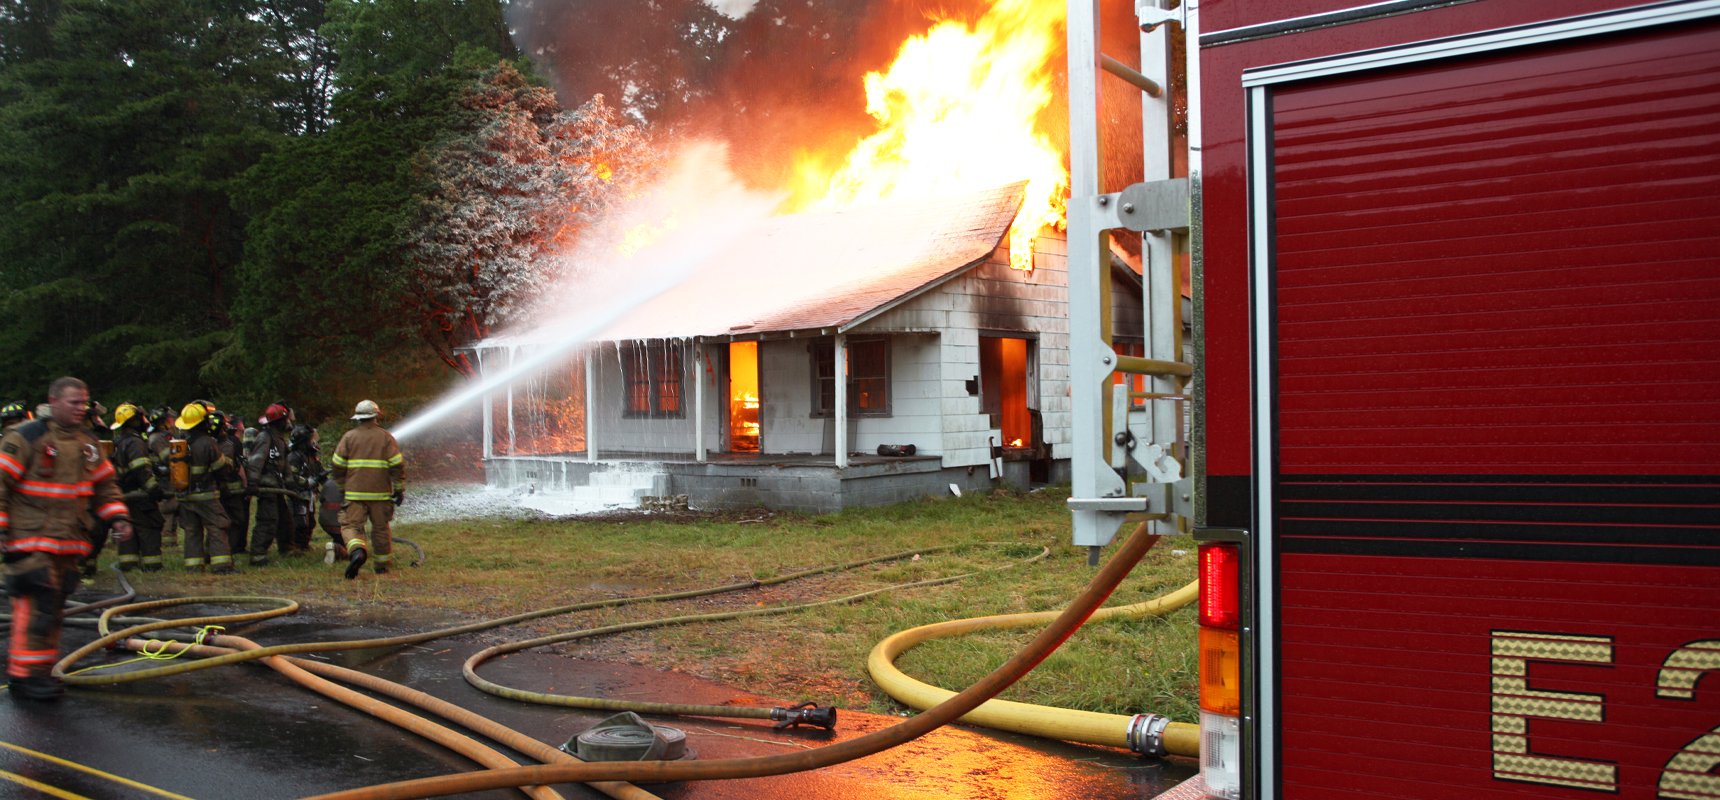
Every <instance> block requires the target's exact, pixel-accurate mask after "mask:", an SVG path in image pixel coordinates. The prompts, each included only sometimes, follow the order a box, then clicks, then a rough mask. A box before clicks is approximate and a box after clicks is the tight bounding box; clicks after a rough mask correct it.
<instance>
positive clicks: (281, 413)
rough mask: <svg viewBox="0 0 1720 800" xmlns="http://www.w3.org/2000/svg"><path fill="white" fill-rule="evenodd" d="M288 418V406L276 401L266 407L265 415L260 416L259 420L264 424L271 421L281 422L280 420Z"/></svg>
mask: <svg viewBox="0 0 1720 800" xmlns="http://www.w3.org/2000/svg"><path fill="white" fill-rule="evenodd" d="M286 418H287V407H286V406H283V405H281V404H280V403H276V404H274V405H272V406H269V407H268V408H267V409H265V410H264V411H263V416H261V417H259V418H258V419H257V422H258V423H259V424H262V425H267V424H269V423H271V422H279V421H281V420H284V419H286Z"/></svg>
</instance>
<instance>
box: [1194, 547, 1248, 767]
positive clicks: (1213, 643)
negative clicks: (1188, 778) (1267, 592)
mask: <svg viewBox="0 0 1720 800" xmlns="http://www.w3.org/2000/svg"><path fill="white" fill-rule="evenodd" d="M1241 558H1242V557H1241V552H1240V549H1239V548H1238V547H1237V546H1236V545H1235V544H1230V543H1224V542H1209V543H1207V544H1203V545H1201V546H1200V776H1201V782H1202V783H1204V784H1206V792H1207V795H1208V796H1209V797H1216V798H1225V799H1226V800H1235V798H1239V797H1241V796H1242V772H1241V758H1242V724H1241V716H1240V715H1241V713H1242V641H1241V635H1240V628H1241V627H1242V624H1241V623H1242V597H1241V589H1240V584H1239V581H1238V578H1239V567H1240V565H1241Z"/></svg>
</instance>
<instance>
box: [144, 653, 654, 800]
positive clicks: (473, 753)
mask: <svg viewBox="0 0 1720 800" xmlns="http://www.w3.org/2000/svg"><path fill="white" fill-rule="evenodd" d="M208 641H209V642H210V643H211V644H205V645H198V644H187V643H184V642H163V641H161V640H156V639H127V640H125V642H124V644H123V646H124V647H125V648H126V649H128V650H144V649H149V650H155V649H157V648H162V647H165V648H166V650H167V651H168V652H182V651H187V652H190V653H191V654H192V655H195V656H219V655H226V654H228V653H234V652H238V651H240V650H256V649H261V647H262V645H259V644H257V643H256V642H253V641H251V640H249V639H245V638H243V637H239V636H232V635H220V636H213V637H210V638H209V639H208ZM262 661H263V663H264V664H266V665H268V666H269V667H270V668H271V669H274V670H276V671H277V672H280V673H281V674H282V675H285V676H287V678H288V679H290V680H292V681H293V682H294V683H297V684H299V685H300V686H304V687H305V688H308V689H310V690H311V691H314V692H317V693H318V694H321V695H323V696H325V697H328V698H330V699H332V700H336V701H339V702H342V703H345V704H347V705H349V706H352V707H354V708H357V709H359V710H360V711H363V712H365V713H367V714H370V715H371V716H374V717H377V718H378V719H381V720H384V721H386V722H389V723H392V724H394V725H397V726H400V727H401V728H404V729H406V730H409V731H411V732H413V733H416V734H418V735H419V736H422V737H424V738H426V739H429V740H430V741H432V742H435V743H437V744H439V745H442V746H443V747H446V748H448V749H450V750H453V751H454V752H456V753H459V754H461V755H463V756H466V757H467V758H470V759H472V760H473V761H476V762H478V763H479V764H483V765H484V766H487V767H491V768H496V767H502V766H509V767H511V766H515V763H514V761H513V760H511V759H509V758H508V757H507V756H505V755H502V754H501V753H499V752H497V751H496V750H494V749H492V748H490V747H487V746H485V745H484V744H482V743H480V742H477V741H475V740H473V739H471V738H470V737H468V736H464V735H462V734H460V733H458V732H455V731H453V730H450V729H448V728H447V727H444V726H442V725H437V724H435V723H433V722H430V721H429V720H426V719H424V718H422V717H419V716H417V715H414V714H410V713H407V712H405V711H403V710H401V709H398V708H395V707H394V706H391V705H388V704H387V703H383V702H380V701H378V700H375V699H373V698H370V697H367V696H365V695H363V694H359V693H358V692H354V691H352V690H350V689H345V688H342V687H340V686H337V685H335V684H334V683H333V682H332V681H333V680H339V681H342V682H345V683H350V684H353V685H355V686H360V687H363V688H365V689H369V690H370V691H373V692H376V693H378V694H383V695H387V696H388V697H392V698H394V699H395V700H399V701H401V702H403V703H408V704H411V705H414V706H417V707H419V708H421V709H424V710H425V711H429V712H430V713H432V714H436V715H437V716H440V717H442V718H443V719H446V720H448V721H450V722H454V723H456V724H458V725H461V726H463V727H465V728H466V729H468V730H471V731H474V732H476V733H480V734H483V735H484V736H486V737H488V738H489V739H490V740H492V741H495V742H498V743H500V744H502V745H505V746H507V747H509V748H512V749H514V750H516V751H518V752H520V753H523V754H525V755H527V756H529V757H531V758H535V759H537V760H539V761H542V762H545V763H579V759H577V758H574V757H573V756H572V755H569V754H567V753H565V752H562V751H561V750H557V749H556V748H554V747H550V746H549V745H546V744H544V743H543V742H540V741H538V740H536V739H533V738H532V737H530V736H527V735H525V734H523V733H520V732H519V731H516V730H514V729H512V728H509V727H507V726H506V725H503V724H501V723H499V722H496V721H495V720H492V719H490V718H488V717H484V716H481V715H479V714H475V713H473V712H471V711H468V710H466V709H464V708H461V707H459V706H457V705H454V704H453V703H450V702H447V701H446V700H440V699H438V698H435V697H432V696H430V695H428V694H425V693H424V692H420V691H418V690H416V689H412V688H408V687H406V686H403V685H401V684H398V683H395V682H393V681H390V680H386V679H384V678H378V677H376V676H374V675H369V674H366V673H363V672H359V671H357V670H352V669H347V668H345V667H337V666H335V665H333V664H324V663H321V662H318V661H310V660H307V659H300V658H292V657H289V656H269V657H268V658H265V659H263V660H262ZM313 673H314V674H313ZM591 787H592V788H593V789H596V790H598V791H600V792H602V793H604V794H606V795H608V796H610V797H613V798H616V800H661V799H660V798H658V797H657V795H654V794H652V793H650V792H648V791H645V790H644V789H641V788H639V787H637V786H634V785H633V784H630V783H622V782H618V781H598V782H596V783H593V784H591ZM521 788H523V789H526V790H527V794H529V795H531V796H532V797H534V798H539V799H540V800H554V799H555V798H561V797H562V795H561V793H559V792H556V791H555V790H553V789H550V788H548V787H544V786H535V787H521Z"/></svg>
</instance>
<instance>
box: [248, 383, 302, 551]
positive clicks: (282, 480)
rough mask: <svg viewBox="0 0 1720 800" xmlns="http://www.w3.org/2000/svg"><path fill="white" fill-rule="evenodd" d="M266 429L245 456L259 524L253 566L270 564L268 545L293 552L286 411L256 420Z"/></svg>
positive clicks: (274, 408) (253, 538)
mask: <svg viewBox="0 0 1720 800" xmlns="http://www.w3.org/2000/svg"><path fill="white" fill-rule="evenodd" d="M257 422H258V423H259V424H261V425H262V426H263V427H262V428H261V429H259V430H258V431H257V436H256V441H255V442H253V443H252V445H251V448H250V452H249V453H247V454H246V456H245V481H246V483H245V488H246V493H247V494H250V495H253V496H255V497H256V498H257V522H256V525H255V526H254V527H253V528H252V530H251V565H252V566H259V567H260V566H263V565H265V564H267V563H269V545H271V544H273V545H275V546H276V548H277V549H278V550H279V551H280V554H281V555H283V556H284V555H286V554H287V553H289V552H291V551H292V549H293V513H292V508H291V507H290V506H289V505H288V504H287V497H286V494H285V493H286V492H288V491H290V490H291V489H292V484H293V483H294V481H293V474H292V467H291V465H289V464H288V463H287V409H286V407H285V406H282V405H281V404H279V403H276V404H275V405H272V406H269V408H268V410H266V411H264V412H263V416H262V417H261V418H259V419H258V420H257Z"/></svg>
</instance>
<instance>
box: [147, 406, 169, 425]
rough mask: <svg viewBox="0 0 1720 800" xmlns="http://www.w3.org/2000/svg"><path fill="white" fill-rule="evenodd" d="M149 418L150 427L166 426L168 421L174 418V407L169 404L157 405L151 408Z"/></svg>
mask: <svg viewBox="0 0 1720 800" xmlns="http://www.w3.org/2000/svg"><path fill="white" fill-rule="evenodd" d="M147 419H148V420H149V427H151V428H163V427H166V426H167V421H168V420H170V419H173V409H171V408H168V407H167V406H156V407H155V408H152V409H150V410H149V416H148V417H147Z"/></svg>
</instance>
